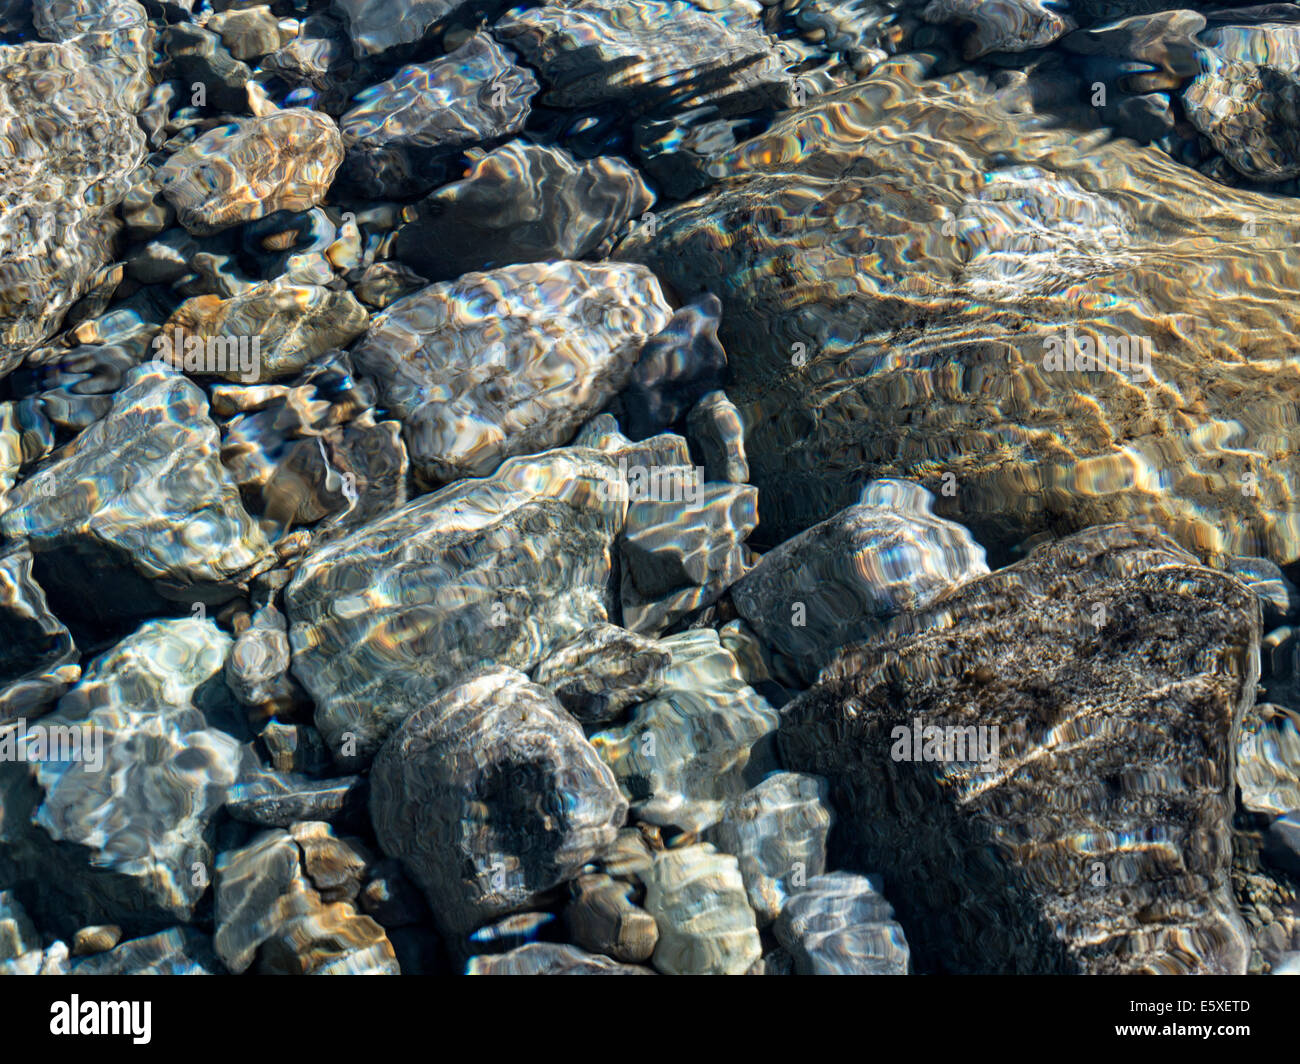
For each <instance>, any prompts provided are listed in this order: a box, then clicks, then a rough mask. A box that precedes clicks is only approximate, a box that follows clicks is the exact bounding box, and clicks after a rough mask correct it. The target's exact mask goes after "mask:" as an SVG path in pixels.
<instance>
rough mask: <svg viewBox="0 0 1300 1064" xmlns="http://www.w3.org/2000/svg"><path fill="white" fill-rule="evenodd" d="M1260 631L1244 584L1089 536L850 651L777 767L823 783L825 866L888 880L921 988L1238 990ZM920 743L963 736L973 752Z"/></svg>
mask: <svg viewBox="0 0 1300 1064" xmlns="http://www.w3.org/2000/svg"><path fill="white" fill-rule="evenodd" d="M1258 631H1259V606H1258V603H1257V601H1256V600H1255V598H1254V596H1253V595H1252V594H1251V593H1250V592H1249V591H1247V590H1246V588H1244V587H1243V586H1242V585H1241V584H1239V583H1238V582H1236V581H1235V580H1233V579H1232V578H1231V577H1229V576H1226V575H1225V574H1222V573H1219V572H1216V571H1214V570H1211V569H1206V568H1204V567H1202V566H1201V565H1199V564H1198V563H1197V562H1196V560H1195V559H1194V558H1192V557H1191V556H1190V555H1188V554H1187V553H1186V552H1184V551H1182V550H1181V549H1179V548H1178V547H1176V546H1175V545H1174V544H1173V543H1172V542H1171V541H1170V540H1168V539H1166V538H1164V537H1162V536H1158V535H1155V534H1154V533H1150V532H1144V531H1140V530H1137V529H1133V528H1130V527H1125V526H1104V527H1098V528H1094V529H1091V530H1088V531H1086V532H1083V533H1079V534H1077V535H1075V536H1072V537H1069V538H1067V539H1064V540H1061V541H1059V542H1057V543H1052V544H1048V545H1045V546H1042V547H1039V548H1038V549H1037V550H1035V551H1034V552H1033V553H1032V554H1031V555H1030V556H1029V557H1028V558H1026V559H1025V560H1024V561H1022V562H1020V563H1017V564H1016V565H1013V566H1010V567H1008V568H1006V569H1003V570H1000V571H998V572H995V573H992V574H990V575H988V576H984V577H980V578H977V579H975V580H972V581H970V582H968V583H966V584H964V585H962V587H961V588H959V589H958V590H956V591H954V592H950V593H949V594H948V595H947V596H946V597H945V598H944V600H943V601H942V602H941V603H938V604H936V605H935V606H934V607H932V608H931V609H930V610H929V611H921V612H919V613H916V614H905V615H903V616H902V617H900V618H898V619H897V621H896V622H894V624H893V625H892V626H891V628H890V631H889V632H888V633H886V634H884V635H881V636H878V637H876V638H874V639H871V640H868V641H867V642H865V643H863V644H861V645H860V646H858V647H855V648H851V649H849V650H847V651H846V652H845V653H844V654H843V655H842V656H841V657H840V658H839V659H838V660H837V661H836V662H835V663H833V664H832V665H831V666H829V667H828V668H827V670H826V672H825V673H824V674H823V675H824V679H823V680H822V682H821V683H820V684H818V685H817V686H816V687H815V688H813V689H812V690H811V691H809V692H808V693H807V694H805V695H802V696H800V697H799V698H798V699H796V700H795V701H794V702H792V703H790V704H789V705H788V706H786V707H785V710H784V711H783V717H782V724H781V736H780V740H781V751H782V755H783V759H784V761H785V763H786V764H787V765H788V766H789V767H791V768H793V769H796V770H799V771H806V772H814V773H818V774H821V775H825V776H827V777H828V778H829V779H830V781H831V785H832V801H833V802H834V803H835V808H836V810H837V812H838V821H837V822H838V824H839V825H840V830H839V832H838V834H837V836H836V838H837V840H838V841H834V842H833V843H832V852H831V854H830V861H831V863H832V865H833V866H838V867H842V868H848V869H858V870H861V871H864V872H879V873H881V874H882V876H883V882H884V891H885V895H886V897H888V898H889V900H890V901H891V902H893V904H894V906H895V907H896V909H897V911H898V913H899V919H900V922H901V923H902V924H903V926H904V927H905V928H906V929H907V932H908V939H909V942H910V944H911V946H912V950H913V958H914V960H915V961H916V963H917V965H918V970H921V971H951V972H963V971H983V972H989V971H997V972H1006V973H1013V972H1089V973H1107V972H1115V973H1119V972H1128V973H1140V972H1210V973H1213V972H1219V973H1241V972H1244V971H1245V968H1246V963H1247V959H1248V954H1249V946H1248V939H1247V937H1246V933H1245V929H1244V926H1243V924H1242V922H1241V918H1240V917H1239V915H1238V913H1237V908H1236V904H1235V902H1234V899H1233V897H1232V892H1231V888H1230V886H1229V882H1228V870H1229V865H1230V863H1231V860H1232V846H1231V840H1230V824H1231V817H1232V809H1233V787H1234V781H1233V778H1232V760H1233V754H1232V751H1233V747H1234V745H1235V743H1236V740H1237V733H1238V730H1239V728H1240V723H1241V718H1242V714H1243V712H1244V710H1245V707H1246V706H1248V705H1249V704H1250V701H1251V699H1252V698H1253V694H1254V685H1255V680H1256V677H1257V676H1258V669H1259V665H1258V656H1257V652H1256V649H1255V647H1256V643H1257V640H1258ZM918 726H919V727H921V728H940V729H949V728H960V729H968V730H967V731H966V732H965V733H964V736H965V740H966V742H965V743H964V744H963V745H964V746H965V752H964V753H963V751H962V746H958V745H957V744H956V742H955V740H956V738H957V736H956V734H955V733H947V732H943V731H940V732H937V733H932V732H923V733H920V734H918V733H917V732H916V729H917V727H918ZM981 728H983V729H987V730H988V731H989V732H991V730H992V729H993V728H996V729H998V730H997V732H996V733H992V735H991V740H992V743H991V744H990V745H994V751H993V752H994V754H995V756H994V757H993V758H992V760H991V762H985V763H980V762H977V761H976V760H975V759H974V758H973V757H972V756H971V754H970V750H971V746H972V741H973V740H974V739H976V738H977V737H978V729H981ZM969 729H975V731H976V734H972V733H971V732H970V731H969ZM946 735H952V740H950V741H948V742H947V745H945V736H946ZM921 739H924V740H925V743H926V744H930V745H928V746H927V745H925V744H923V743H921V742H920V740H921ZM916 752H919V753H920V755H921V757H920V759H915V758H914V755H915V753H916ZM977 913H978V914H980V915H978V916H976V915H975V914H977Z"/></svg>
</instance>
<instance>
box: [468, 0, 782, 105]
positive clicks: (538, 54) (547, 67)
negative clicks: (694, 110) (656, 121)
mask: <svg viewBox="0 0 1300 1064" xmlns="http://www.w3.org/2000/svg"><path fill="white" fill-rule="evenodd" d="M493 32H495V33H496V34H497V36H499V37H500V38H501V39H502V40H504V41H505V42H506V43H507V44H509V45H510V46H511V47H512V48H516V49H517V50H518V51H519V52H520V54H522V55H523V57H524V59H525V60H527V61H528V63H529V64H530V65H531V66H533V67H534V68H536V69H537V70H538V72H539V73H540V75H541V78H542V82H543V84H544V85H545V86H546V92H545V93H544V94H543V97H542V101H543V102H544V103H546V104H548V105H549V106H553V107H586V106H591V105H593V104H616V105H618V106H619V107H621V108H624V109H627V110H630V111H631V112H632V113H634V114H636V113H641V114H644V113H645V112H648V111H656V110H658V111H663V110H685V109H687V108H690V107H698V106H700V105H701V104H704V103H712V104H714V105H716V106H717V107H719V108H720V109H722V110H725V111H727V112H728V113H734V112H737V111H744V110H758V109H759V108H761V107H763V106H765V105H773V104H779V103H784V102H785V101H786V100H787V99H788V97H789V94H790V86H791V79H790V77H789V75H787V74H786V73H785V71H784V69H783V64H782V62H781V58H780V56H779V55H778V54H777V52H776V50H775V49H774V48H773V46H772V44H771V42H770V41H769V40H768V39H767V38H766V37H765V36H764V35H762V34H761V33H759V32H758V31H757V30H756V29H751V28H748V27H743V28H740V27H729V26H726V25H724V24H723V23H722V22H721V21H719V20H718V19H717V18H715V17H713V16H712V15H709V14H706V13H705V12H703V11H700V10H699V9H698V8H696V7H693V6H691V5H690V4H685V3H661V2H659V0H578V2H576V3H572V4H567V5H564V6H561V5H558V4H547V5H545V6H543V7H535V8H530V9H529V10H527V11H524V12H522V13H519V14H511V15H508V16H507V17H506V18H504V19H502V20H501V21H499V22H498V23H497V24H496V26H495V27H494V30H493Z"/></svg>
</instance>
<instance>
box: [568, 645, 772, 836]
mask: <svg viewBox="0 0 1300 1064" xmlns="http://www.w3.org/2000/svg"><path fill="white" fill-rule="evenodd" d="M660 646H662V647H663V648H664V649H666V650H668V651H669V652H670V653H671V654H672V665H671V667H670V668H669V670H668V672H667V674H666V675H665V677H664V685H663V688H662V690H660V692H659V694H658V696H656V697H655V698H654V699H652V700H651V701H649V702H644V703H642V704H641V705H639V706H637V708H636V709H635V710H633V712H632V716H631V718H630V720H629V721H628V723H627V724H626V725H624V726H622V727H620V728H609V729H607V730H605V731H602V732H598V733H597V734H595V735H593V736H592V737H591V741H592V745H594V746H595V747H596V749H597V751H599V753H600V756H601V757H602V758H604V759H605V761H606V762H608V763H609V765H610V767H611V768H613V770H614V775H615V776H616V777H617V778H618V781H619V786H620V787H622V788H623V792H624V793H625V794H626V795H627V796H628V799H629V800H630V801H631V802H632V809H633V812H634V813H635V815H636V818H637V819H638V820H641V821H644V822H645V823H647V824H657V825H660V826H662V827H669V826H672V827H678V828H681V829H682V830H683V831H702V830H703V829H704V828H706V827H708V826H709V825H710V824H716V823H717V822H718V821H719V820H720V819H722V816H723V810H724V803H725V802H726V800H727V799H728V798H733V797H735V796H737V795H739V794H741V793H743V792H744V791H745V790H746V789H748V788H749V787H751V786H753V785H754V784H756V783H758V782H759V780H761V779H762V778H763V776H764V775H766V773H767V772H768V771H771V770H774V769H775V768H776V765H775V762H774V760H773V758H772V755H771V751H770V749H768V744H766V743H764V742H763V740H764V739H765V737H767V736H769V735H770V734H771V733H772V732H773V731H774V730H775V728H776V726H777V723H778V717H777V712H776V710H775V709H773V708H772V707H771V706H770V705H769V704H768V703H767V701H766V700H765V699H763V698H762V697H761V696H760V695H759V694H758V692H756V691H755V690H754V689H753V688H752V687H750V686H749V685H748V684H747V683H745V681H744V680H743V679H742V678H741V676H740V672H739V668H738V666H737V663H736V659H735V658H734V657H733V656H732V655H731V653H730V652H729V651H728V650H726V649H725V648H723V647H722V646H721V644H720V643H719V641H718V633H717V632H715V631H713V630H712V629H709V628H702V629H696V630H692V631H689V632H683V633H681V634H680V635H672V636H668V637H667V638H665V639H662V640H660Z"/></svg>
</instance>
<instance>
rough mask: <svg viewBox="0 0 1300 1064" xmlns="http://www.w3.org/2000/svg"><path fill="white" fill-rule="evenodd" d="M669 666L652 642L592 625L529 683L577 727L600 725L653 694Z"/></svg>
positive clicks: (667, 658) (623, 630)
mask: <svg viewBox="0 0 1300 1064" xmlns="http://www.w3.org/2000/svg"><path fill="white" fill-rule="evenodd" d="M671 662H672V655H671V654H669V653H668V651H666V650H664V649H663V648H662V647H661V646H660V645H659V644H658V643H656V642H655V641H654V640H652V639H646V638H645V637H643V636H639V635H637V634H636V633H635V632H629V631H628V630H627V629H626V628H619V627H618V626H616V625H612V624H596V625H593V626H592V627H590V628H588V629H587V630H586V631H585V632H583V633H582V635H580V636H578V638H577V639H575V640H573V642H571V643H567V644H565V645H564V646H562V647H561V648H560V649H559V650H557V651H556V652H555V653H554V654H552V655H551V656H550V657H548V658H547V659H546V660H545V661H543V662H542V663H541V664H540V665H538V666H537V668H535V669H534V670H533V683H535V684H538V685H540V686H542V687H545V688H547V689H548V690H549V691H551V693H552V694H554V695H555V697H556V698H557V699H558V700H559V702H560V705H562V706H563V707H564V708H565V709H567V710H568V711H569V712H570V713H572V714H573V715H574V716H575V717H576V718H577V719H578V720H580V721H581V722H582V723H583V724H600V723H602V722H604V721H610V720H616V719H618V717H620V716H622V714H623V711H624V710H625V709H627V707H628V706H632V705H636V703H638V702H645V701H647V700H648V699H650V698H652V697H654V696H655V695H656V694H658V693H659V691H660V689H661V688H662V687H663V685H664V672H665V670H666V669H667V668H668V666H669V664H670V663H671Z"/></svg>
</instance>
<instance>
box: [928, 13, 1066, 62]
mask: <svg viewBox="0 0 1300 1064" xmlns="http://www.w3.org/2000/svg"><path fill="white" fill-rule="evenodd" d="M921 17H922V18H924V19H925V20H926V21H927V22H962V23H973V24H974V26H975V29H974V32H973V33H971V34H970V35H969V36H968V37H967V38H966V40H965V43H964V45H963V50H964V51H965V53H966V58H967V59H977V58H979V57H980V56H982V55H987V54H988V53H989V52H1027V51H1029V50H1030V49H1033V48H1042V47H1043V46H1044V45H1048V44H1051V43H1052V42H1053V41H1055V40H1057V39H1058V38H1060V37H1063V36H1065V34H1067V33H1069V32H1070V30H1072V29H1074V27H1075V22H1074V20H1073V19H1071V18H1069V17H1068V16H1064V15H1060V14H1057V12H1056V11H1054V10H1052V8H1051V7H1049V6H1048V4H1047V3H1044V0H930V2H929V3H928V4H927V5H926V7H925V10H924V11H922V12H921Z"/></svg>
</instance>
